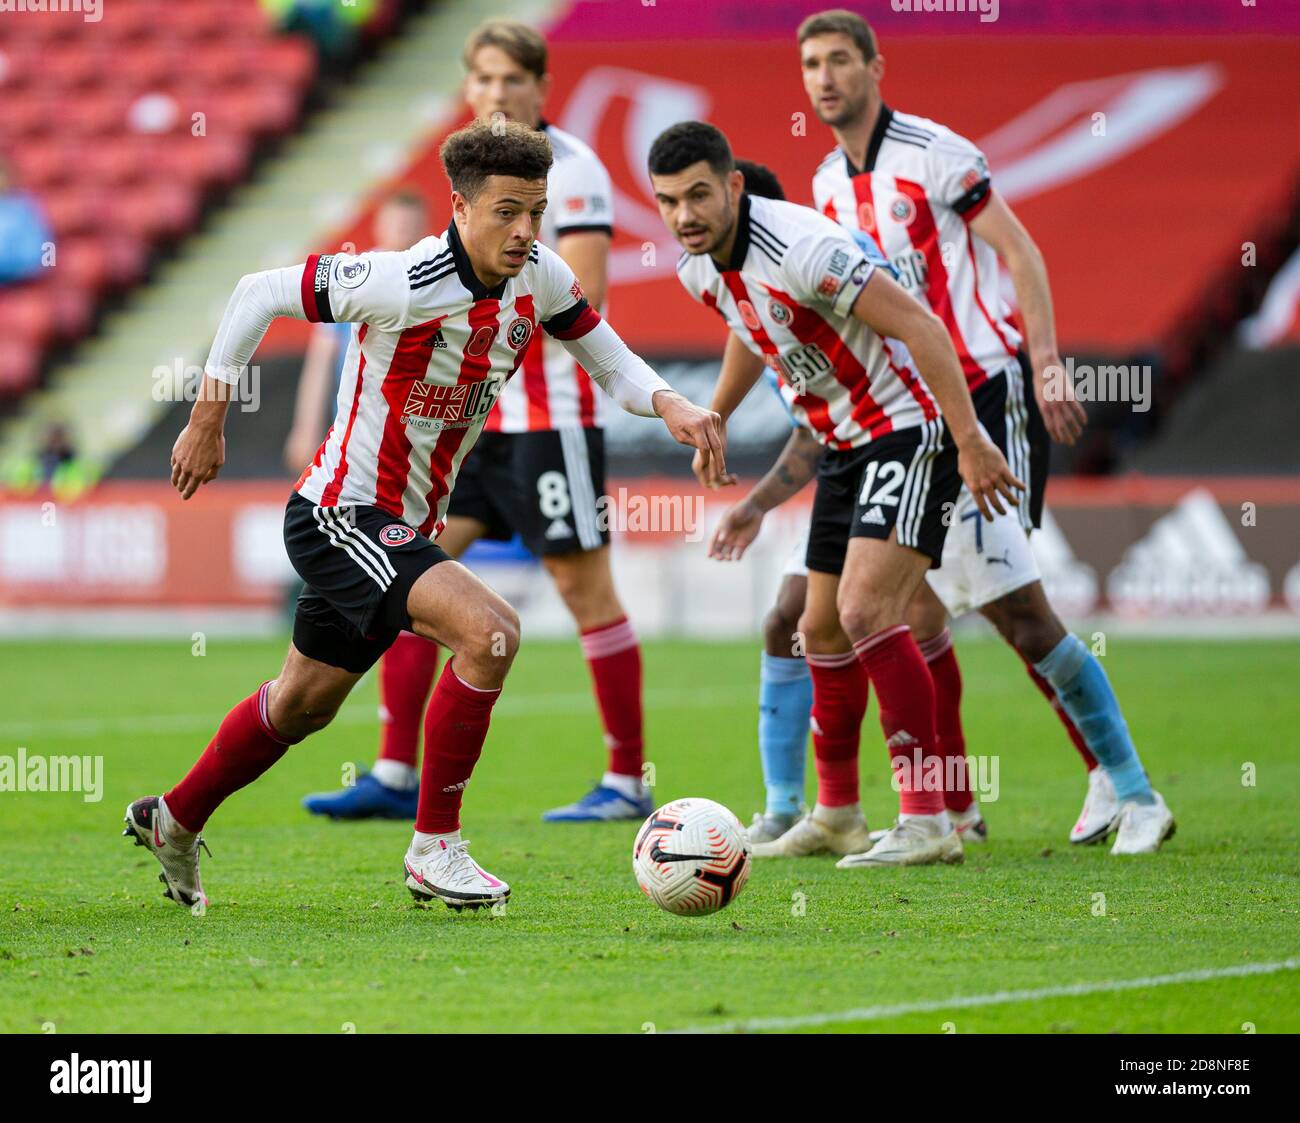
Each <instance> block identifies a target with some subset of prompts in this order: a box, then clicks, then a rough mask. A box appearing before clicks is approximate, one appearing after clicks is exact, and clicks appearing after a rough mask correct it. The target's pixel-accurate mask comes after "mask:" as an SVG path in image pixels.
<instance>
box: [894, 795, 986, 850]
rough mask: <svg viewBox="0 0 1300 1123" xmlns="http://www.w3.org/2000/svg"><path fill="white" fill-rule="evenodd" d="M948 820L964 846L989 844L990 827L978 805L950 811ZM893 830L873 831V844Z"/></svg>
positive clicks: (974, 804) (973, 804)
mask: <svg viewBox="0 0 1300 1123" xmlns="http://www.w3.org/2000/svg"><path fill="white" fill-rule="evenodd" d="M948 818H949V820H950V821H951V822H952V825H953V827H954V828H955V829H956V831H957V834H958V836H960V838H961V841H962V845H963V846H966V845H968V844H969V843H972V842H976V843H978V842H988V840H989V825H988V823H986V822H985V821H984V815H983V813H982V812H981V811H980V807H979V804H978V803H972V804H971V805H970V806H969V807H968V808H966V810H965V811H949V812H948ZM892 829H893V828H892V827H881V828H880V830H878V831H872V832H871V836H870V837H871V841H872V843H873V844H874V843H877V842H879V841H880V840H881V839H882V838H884V837H885V835H887V834H888V833H889V832H890V831H891V830H892Z"/></svg>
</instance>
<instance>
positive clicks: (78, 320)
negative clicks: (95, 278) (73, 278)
mask: <svg viewBox="0 0 1300 1123" xmlns="http://www.w3.org/2000/svg"><path fill="white" fill-rule="evenodd" d="M51 287H52V289H53V293H54V330H55V333H56V335H57V337H58V338H59V340H60V341H61V342H63V343H75V342H76V341H77V340H78V339H81V338H83V337H84V336H85V335H86V334H87V332H89V331H90V329H91V326H92V325H93V324H94V322H95V300H94V297H93V296H92V294H91V293H89V292H87V291H86V290H85V289H83V288H81V287H80V286H79V285H76V284H75V283H72V282H70V281H66V280H61V279H60V278H58V277H57V276H56V277H55V278H54V281H53V284H52V286H51Z"/></svg>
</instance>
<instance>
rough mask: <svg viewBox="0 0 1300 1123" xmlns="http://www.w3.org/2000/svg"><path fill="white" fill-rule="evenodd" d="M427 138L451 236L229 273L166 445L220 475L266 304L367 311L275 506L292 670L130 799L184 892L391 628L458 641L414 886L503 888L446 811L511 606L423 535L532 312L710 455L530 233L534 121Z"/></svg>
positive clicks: (441, 512)
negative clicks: (218, 825)
mask: <svg viewBox="0 0 1300 1123" xmlns="http://www.w3.org/2000/svg"><path fill="white" fill-rule="evenodd" d="M441 155H442V162H443V167H444V169H445V171H446V173H447V178H448V179H449V180H450V181H451V187H452V196H451V201H452V211H453V218H452V222H451V225H450V226H449V227H448V228H447V231H446V233H445V234H443V235H439V236H434V237H429V238H425V239H423V240H421V241H420V242H417V243H416V245H414V246H413V247H412V248H411V249H410V250H407V251H405V252H401V253H368V254H362V255H360V256H352V255H346V254H321V255H312V256H311V257H309V258H308V259H307V262H306V264H305V265H297V266H293V267H290V268H287V269H273V270H269V271H266V272H262V273H253V274H249V275H248V276H245V277H244V278H243V279H242V280H241V281H240V282H239V285H238V287H237V288H236V290H235V293H234V295H233V296H232V297H231V299H230V303H229V304H228V305H227V308H226V312H225V315H224V317H223V318H222V322H221V326H220V328H219V329H218V331H217V335H216V339H215V341H214V343H213V346H212V352H211V354H210V355H209V356H208V361H207V364H206V367H205V375H204V381H203V388H202V392H201V393H200V395H199V397H198V400H197V401H196V402H195V405H194V408H193V410H192V412H191V414H190V421H189V424H188V425H187V426H186V427H185V429H184V430H183V431H182V432H181V435H180V436H179V438H177V441H176V445H175V447H174V448H173V450H172V483H173V484H174V486H175V487H176V489H177V490H178V491H179V492H180V493H181V496H182V498H184V499H189V498H190V497H191V496H192V495H194V493H195V492H196V491H197V490H198V488H199V487H200V486H201V485H203V484H206V483H210V482H211V481H212V480H214V479H216V477H217V474H218V472H219V471H220V469H221V465H222V463H223V462H224V460H225V437H224V435H223V429H224V421H225V414H226V410H227V407H228V404H229V398H230V397H231V393H230V387H231V384H233V383H235V382H237V381H238V379H239V377H240V374H241V372H242V371H243V369H244V366H245V365H246V364H247V362H248V359H249V357H250V356H251V355H252V354H253V352H254V350H255V349H256V347H257V345H258V343H259V342H260V341H261V339H262V337H263V335H264V334H265V333H266V330H267V328H268V327H269V326H270V324H271V322H272V320H274V319H275V318H276V317H277V316H291V317H293V318H295V319H304V320H309V321H312V322H321V321H325V322H331V321H334V322H337V321H350V322H353V323H358V324H360V325H361V326H360V328H359V330H358V332H357V334H356V337H355V348H354V349H353V350H355V354H353V353H351V351H350V354H349V363H348V368H349V369H348V372H347V373H346V375H345V379H344V390H343V392H342V393H341V394H340V396H339V405H338V412H337V414H336V416H335V419H334V424H333V426H332V427H331V429H330V432H329V436H328V437H327V438H326V440H325V443H324V444H322V445H321V447H320V449H319V450H318V451H317V453H316V456H315V458H314V459H313V460H312V462H311V464H309V465H308V466H307V468H306V470H305V471H304V472H303V474H302V476H301V477H300V478H299V480H298V483H297V485H296V487H295V489H294V492H293V494H291V496H290V498H289V502H288V506H287V507H286V510H285V522H284V536H285V546H286V549H287V551H288V555H289V559H290V561H291V562H292V563H293V566H294V568H295V569H296V570H297V571H298V573H299V575H300V576H301V577H302V579H303V580H304V582H306V588H305V589H304V590H303V592H302V594H301V596H300V597H299V600H298V608H297V614H296V618H295V620H294V631H293V641H292V643H291V644H290V646H289V651H288V655H287V656H286V658H285V662H284V666H283V668H282V669H281V671H280V673H279V675H277V676H276V677H275V678H274V679H272V680H270V681H268V682H265V683H263V684H262V685H261V686H260V687H259V688H258V689H257V690H256V691H254V692H253V693H252V694H251V695H250V696H249V697H248V698H245V699H244V700H243V701H242V702H239V703H238V704H237V705H236V706H235V707H234V708H233V709H232V710H231V711H230V713H229V714H227V715H226V718H225V720H224V721H222V723H221V726H220V728H218V730H217V731H216V733H215V735H214V736H213V738H212V741H211V743H210V744H209V745H208V747H207V748H206V749H205V750H204V752H203V753H202V755H201V756H200V757H199V759H198V761H197V762H196V763H195V764H194V766H193V767H192V768H191V769H190V771H189V773H188V774H187V775H186V776H185V777H184V778H183V779H182V780H181V781H180V782H179V783H178V784H176V785H175V786H174V787H173V788H171V789H170V790H169V791H167V792H166V794H165V795H162V796H148V797H146V798H143V799H139V800H136V801H135V802H134V803H132V804H131V805H130V806H129V807H128V808H127V813H126V823H127V829H126V833H127V834H128V835H131V836H134V838H135V839H136V840H137V841H138V842H139V843H140V844H141V845H143V846H145V847H147V848H148V849H149V850H150V851H151V852H152V853H153V854H154V855H155V856H156V857H157V858H158V860H159V862H160V863H161V864H162V869H163V872H162V880H163V881H164V884H165V885H166V887H167V889H166V892H167V895H168V896H169V897H171V898H172V899H173V900H175V901H176V902H177V903H179V904H183V905H187V906H193V905H195V904H197V903H199V902H202V901H204V899H205V898H204V895H203V889H202V886H201V884H200V880H199V847H200V845H201V842H202V839H201V832H202V831H203V829H204V827H205V826H206V825H207V821H208V818H209V817H210V816H211V815H212V813H213V812H214V811H215V810H216V808H217V807H218V806H220V804H221V803H222V802H223V801H224V800H225V799H227V798H228V797H229V796H230V795H231V794H233V793H234V792H236V791H238V790H239V789H240V788H242V787H244V786H246V785H248V784H250V783H252V782H253V781H254V780H256V779H257V778H258V777H259V776H260V775H261V774H262V773H263V772H265V771H266V770H267V769H268V768H270V767H271V766H272V765H273V764H274V763H275V762H276V761H277V760H279V759H280V757H281V756H283V755H284V753H285V752H286V751H287V749H288V748H289V746H290V745H293V744H296V743H297V742H299V741H301V740H303V739H304V738H305V737H307V736H309V735H311V734H312V733H314V732H316V731H318V730H320V729H322V728H324V727H325V726H326V725H328V724H329V722H330V720H331V719H332V718H333V716H334V714H335V713H336V712H337V710H338V708H339V706H340V705H341V704H342V702H343V700H344V699H345V698H346V697H347V695H348V692H349V691H350V690H351V689H352V688H353V686H355V685H356V683H357V682H358V681H359V680H360V678H361V676H362V675H363V674H364V673H365V672H366V671H367V670H368V669H369V668H370V667H371V666H372V665H373V664H374V662H375V660H376V659H378V658H379V657H380V655H382V654H383V652H384V650H385V649H386V648H387V647H388V646H389V644H391V643H392V642H393V640H394V638H395V637H396V636H397V634H398V633H399V632H400V631H401V630H402V629H408V630H410V631H413V632H415V633H417V634H418V635H421V636H424V637H426V638H429V639H437V640H438V641H439V642H441V643H442V644H444V645H445V646H446V647H447V648H448V649H449V650H450V651H451V653H452V657H451V659H450V660H449V661H448V663H447V666H446V667H445V668H444V670H443V672H442V675H441V677H440V678H439V680H438V685H437V687H436V688H435V689H434V692H433V696H432V698H431V699H430V702H429V708H428V712H427V714H426V716H425V731H426V743H427V746H428V747H427V749H426V751H425V755H424V763H423V768H422V773H421V781H420V796H419V806H418V810H417V814H416V820H415V834H414V837H413V838H412V840H411V844H410V846H409V848H408V849H407V851H406V855H405V858H404V861H403V877H404V879H405V883H406V886H407V887H408V888H409V889H410V890H411V892H412V893H413V894H414V895H416V896H417V897H419V898H424V899H430V900H432V899H441V900H443V901H444V902H446V903H447V904H448V905H450V906H452V907H455V908H460V907H464V906H466V905H468V906H479V905H484V904H492V903H495V902H497V901H502V900H504V899H506V898H507V897H508V896H509V893H510V889H509V887H508V886H507V885H506V883H505V882H504V881H503V880H501V879H500V878H498V877H495V876H493V875H492V874H490V873H488V872H487V871H486V870H485V869H483V867H482V866H480V865H479V864H478V863H477V862H475V861H474V859H473V858H471V857H470V855H469V853H468V849H467V848H468V843H467V842H465V841H464V840H463V839H462V837H461V833H460V808H461V799H462V794H463V792H464V789H465V787H466V785H467V784H468V783H469V781H470V777H471V775H472V773H473V770H474V765H475V763H476V762H477V760H478V758H479V755H480V753H481V751H482V748H483V742H484V738H485V737H486V736H487V731H488V723H489V720H490V718H491V714H492V707H493V705H494V703H495V702H496V699H497V697H498V695H499V694H500V692H501V687H502V684H503V682H504V680H505V677H506V674H507V672H508V671H509V669H510V665H511V662H512V661H513V659H514V655H515V652H516V650H517V649H518V646H519V620H518V617H517V616H516V615H515V612H514V611H513V609H511V607H510V606H509V605H508V604H507V603H506V602H505V601H504V600H502V599H501V598H500V597H499V596H497V594H496V593H494V592H493V591H492V590H491V589H489V588H488V587H487V585H485V584H484V583H483V582H482V581H480V580H479V579H478V578H477V577H475V576H474V574H472V573H471V572H470V571H469V570H468V569H466V568H465V567H464V566H462V565H460V564H459V563H457V562H455V561H453V560H451V559H449V558H448V556H447V554H446V552H445V551H444V550H442V549H441V548H440V547H438V546H437V545H435V544H434V542H433V541H432V539H433V538H434V537H436V536H437V534H438V532H439V531H440V530H441V529H442V526H443V524H444V521H445V519H446V514H447V505H448V501H449V499H450V496H451V493H452V489H453V487H454V485H455V482H456V474H457V471H458V470H459V468H460V465H461V462H462V461H463V460H464V458H465V456H466V454H467V453H468V452H469V450H470V448H471V447H472V446H473V444H474V441H475V439H476V438H477V437H478V435H479V433H480V431H481V430H482V428H483V425H484V422H485V420H486V419H487V416H488V414H489V412H490V411H491V409H492V407H493V406H494V405H495V403H496V401H497V398H498V397H499V396H500V394H501V390H502V387H503V386H504V384H505V382H506V380H507V379H508V378H509V377H510V376H511V374H513V373H514V372H515V370H516V369H517V368H518V366H519V364H520V363H521V362H522V360H523V356H524V354H525V349H526V347H527V345H528V343H529V341H530V340H531V338H532V335H533V333H534V332H535V331H536V330H537V329H538V328H539V327H540V328H541V329H542V330H544V331H546V332H547V333H548V334H549V335H551V336H552V337H553V338H556V339H559V340H561V341H563V342H564V344H565V346H566V347H568V348H569V349H570V350H571V351H572V353H573V355H574V357H575V358H576V359H577V360H578V362H580V363H581V364H582V366H583V369H584V370H586V371H587V372H588V373H589V374H590V375H591V377H592V378H593V379H595V380H596V382H597V383H598V384H599V385H600V386H601V387H603V388H604V389H605V391H606V392H607V393H609V394H610V396H611V397H613V398H614V400H615V401H617V402H618V403H619V404H620V405H621V406H622V407H623V408H624V409H626V410H627V411H628V412H630V413H636V414H640V415H642V416H646V417H654V416H658V417H660V418H661V419H662V420H663V422H664V424H665V425H666V426H667V427H668V430H669V432H670V433H671V434H672V435H673V437H674V438H675V439H676V440H678V441H681V442H683V443H685V444H689V445H692V446H694V447H696V448H700V449H704V448H707V449H708V451H709V455H710V457H715V456H716V457H718V458H720V459H721V458H723V456H724V449H723V433H722V428H721V424H720V421H719V418H718V416H717V415H716V414H714V413H711V412H710V411H708V410H704V409H701V408H699V407H698V406H695V405H693V404H691V403H690V402H688V401H687V400H686V399H685V398H683V397H681V396H680V395H679V394H676V393H675V392H674V391H673V390H672V389H671V387H669V386H668V385H667V383H665V382H664V381H663V379H661V378H659V377H658V375H656V374H655V373H654V372H653V371H652V370H651V369H650V368H649V367H648V366H646V364H645V363H644V362H643V361H642V360H641V359H639V358H638V357H637V356H636V355H634V354H633V353H632V352H631V351H630V350H629V349H628V347H627V345H626V344H624V343H623V341H622V340H621V339H620V338H619V337H618V335H617V334H616V333H615V332H614V331H613V330H612V329H611V328H610V327H609V326H608V325H607V324H606V323H604V321H603V320H602V319H601V317H600V315H599V313H598V312H597V311H596V310H595V309H594V308H592V307H591V306H590V305H589V304H588V302H587V300H586V299H585V298H584V296H583V294H582V289H581V288H580V286H579V285H578V282H577V281H576V280H575V279H574V276H573V272H572V270H571V269H569V267H568V266H567V265H565V264H564V262H563V261H562V260H561V259H560V258H559V257H558V256H557V255H556V254H555V253H554V252H553V251H551V250H549V249H547V248H546V247H545V246H543V245H541V244H540V243H538V241H537V236H538V230H539V228H540V226H541V222H542V217H543V215H544V213H545V211H546V207H547V203H548V198H547V173H548V172H549V171H550V168H551V163H552V151H551V145H550V142H549V141H548V140H547V139H546V136H545V135H544V134H543V133H541V132H539V131H538V130H536V129H532V128H529V127H528V126H526V125H523V124H519V123H516V122H494V123H493V124H491V125H489V124H486V123H476V124H474V125H471V126H469V127H467V128H464V129H461V130H460V131H458V132H456V133H453V134H452V135H451V136H450V137H449V138H448V139H447V140H446V142H445V143H444V144H443V147H442V152H441ZM440 340H441V341H442V343H443V346H441V347H439V346H437V344H438V341H440Z"/></svg>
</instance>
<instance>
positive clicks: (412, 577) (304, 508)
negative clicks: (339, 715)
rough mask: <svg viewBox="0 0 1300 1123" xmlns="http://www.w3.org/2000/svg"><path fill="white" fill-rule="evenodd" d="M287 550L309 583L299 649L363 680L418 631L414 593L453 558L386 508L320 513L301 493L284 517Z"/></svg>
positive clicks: (296, 638) (302, 598)
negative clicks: (411, 604) (407, 632)
mask: <svg viewBox="0 0 1300 1123" xmlns="http://www.w3.org/2000/svg"><path fill="white" fill-rule="evenodd" d="M284 547H285V549H286V550H287V551H288V553H289V561H290V562H292V563H293V568H294V569H296V570H297V571H298V575H299V576H300V577H301V578H302V579H303V581H304V582H306V587H305V588H304V589H303V590H302V592H301V593H300V594H299V595H298V610H297V613H296V614H295V616H294V621H293V645H294V647H296V648H297V649H298V650H299V651H301V652H302V653H303V654H304V655H306V656H307V657H308V658H309V659H316V660H319V661H320V662H322V663H328V664H329V665H330V666H332V667H342V668H343V669H344V670H346V671H353V672H356V673H358V674H360V673H362V672H364V671H367V670H369V669H370V667H371V666H373V665H374V663H375V660H377V659H378V658H379V657H380V656H381V655H382V654H383V653H384V652H385V651H387V650H388V648H389V646H390V645H391V644H392V642H393V640H395V639H396V638H397V634H398V633H399V632H400V631H402V630H403V629H405V628H409V627H410V626H411V617H410V614H409V613H408V612H407V611H406V598H407V596H408V595H409V593H410V591H411V586H412V585H414V584H415V583H416V581H418V580H419V579H420V577H421V576H422V575H423V574H424V573H425V571H426V570H429V569H432V568H433V567H434V566H435V565H437V564H438V563H439V562H442V561H446V560H447V557H448V555H447V553H446V551H444V550H443V549H442V547H441V546H437V545H435V544H434V543H432V542H430V541H429V539H427V538H426V537H425V536H424V535H423V534H420V533H419V532H418V531H416V530H414V529H412V528H411V527H409V526H407V524H406V523H404V522H402V520H401V519H399V518H395V517H394V516H393V515H390V514H389V513H388V512H387V511H381V510H380V509H379V508H378V507H366V506H361V505H358V504H350V505H348V506H345V507H317V506H315V504H313V503H312V502H311V501H310V500H308V499H304V498H303V497H302V496H301V495H299V494H298V493H297V492H294V494H293V495H291V496H290V497H289V503H288V506H286V507H285V510H284Z"/></svg>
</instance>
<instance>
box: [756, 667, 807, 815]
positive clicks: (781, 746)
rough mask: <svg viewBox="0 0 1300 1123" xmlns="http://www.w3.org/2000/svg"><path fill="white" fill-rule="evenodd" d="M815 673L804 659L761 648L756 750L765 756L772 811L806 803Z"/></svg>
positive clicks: (789, 810) (778, 812)
mask: <svg viewBox="0 0 1300 1123" xmlns="http://www.w3.org/2000/svg"><path fill="white" fill-rule="evenodd" d="M812 703H813V692H812V676H811V675H810V674H809V673H808V664H807V663H805V662H804V661H803V660H802V659H790V658H784V657H782V656H780V655H769V654H768V653H767V652H766V651H765V652H763V663H762V671H761V674H760V677H759V688H758V752H759V755H760V756H761V757H762V758H763V782H764V783H765V784H766V785H767V812H768V814H769V815H790V814H793V813H794V812H796V811H798V810H799V805H800V804H801V803H803V767H804V758H805V756H806V755H807V752H808V719H809V715H810V714H811V713H812Z"/></svg>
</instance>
